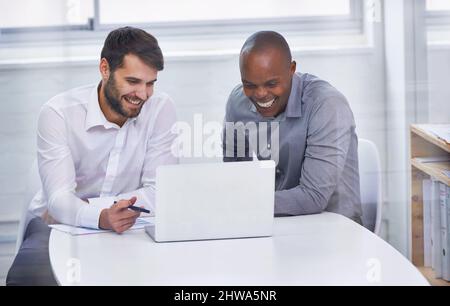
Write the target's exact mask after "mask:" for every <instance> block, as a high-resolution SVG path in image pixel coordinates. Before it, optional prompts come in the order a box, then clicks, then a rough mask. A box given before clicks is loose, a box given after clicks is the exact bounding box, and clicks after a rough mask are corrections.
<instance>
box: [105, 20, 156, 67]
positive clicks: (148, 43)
mask: <svg viewBox="0 0 450 306" xmlns="http://www.w3.org/2000/svg"><path fill="white" fill-rule="evenodd" d="M127 54H133V55H136V56H137V57H139V58H140V59H141V60H142V61H143V62H144V63H145V64H147V65H148V66H150V67H152V68H155V69H156V70H158V71H161V70H163V69H164V57H163V54H162V51H161V49H160V47H159V45H158V41H157V40H156V38H155V37H153V36H152V35H151V34H149V33H147V32H146V31H144V30H141V29H138V28H133V27H123V28H118V29H116V30H114V31H112V32H111V33H109V34H108V37H106V40H105V44H104V45H103V49H102V53H101V58H105V59H106V60H107V61H108V64H109V68H110V70H111V72H114V71H115V70H116V69H117V68H120V67H121V66H122V64H123V58H124V57H125V55H127Z"/></svg>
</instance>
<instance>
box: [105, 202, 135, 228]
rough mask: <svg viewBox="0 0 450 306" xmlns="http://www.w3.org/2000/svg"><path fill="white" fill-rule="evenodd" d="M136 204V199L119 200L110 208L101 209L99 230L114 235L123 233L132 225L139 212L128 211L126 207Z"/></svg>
mask: <svg viewBox="0 0 450 306" xmlns="http://www.w3.org/2000/svg"><path fill="white" fill-rule="evenodd" d="M135 202H136V197H132V198H131V199H129V200H120V201H118V202H117V203H115V204H114V205H112V206H111V207H110V208H107V209H103V210H102V212H101V213H100V220H99V222H98V223H99V227H100V228H101V229H108V230H113V231H115V232H116V233H119V234H121V233H123V232H125V231H126V230H127V229H129V228H130V227H132V226H133V225H134V223H135V222H136V219H137V218H138V217H139V216H140V212H135V211H132V210H130V209H128V206H130V205H133V204H134V203H135Z"/></svg>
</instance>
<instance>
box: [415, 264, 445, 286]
mask: <svg viewBox="0 0 450 306" xmlns="http://www.w3.org/2000/svg"><path fill="white" fill-rule="evenodd" d="M417 268H418V269H419V271H420V273H422V274H423V276H425V278H426V279H427V281H428V282H429V283H430V284H431V285H432V286H450V282H447V281H445V280H443V279H440V278H435V277H434V271H433V270H432V269H431V268H426V267H417Z"/></svg>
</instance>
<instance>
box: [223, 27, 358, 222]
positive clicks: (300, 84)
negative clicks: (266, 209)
mask: <svg viewBox="0 0 450 306" xmlns="http://www.w3.org/2000/svg"><path fill="white" fill-rule="evenodd" d="M239 64H240V71H241V79H242V84H239V85H238V86H237V87H235V88H234V90H233V91H232V92H231V94H230V97H229V99H228V103H227V106H226V116H225V121H226V124H225V129H224V137H223V141H224V143H223V146H224V161H244V160H252V158H253V156H254V155H256V156H257V157H258V158H259V159H265V158H272V159H274V160H275V161H276V162H277V168H276V182H275V188H276V192H275V214H276V215H278V216H282V215H302V214H315V213H320V212H322V211H325V210H326V211H332V212H336V213H340V214H342V215H345V216H347V217H349V218H351V219H353V220H355V221H357V222H359V223H361V220H360V217H361V204H360V195H359V173H358V156H357V146H358V139H357V136H356V133H355V122H354V118H353V114H352V111H351V109H350V107H349V104H348V103H347V101H346V99H345V97H344V96H343V95H342V94H341V93H340V92H339V91H338V90H336V89H335V88H334V87H333V86H331V85H330V84H329V83H327V82H326V81H323V80H321V79H319V78H317V77H315V76H313V75H311V74H307V73H296V63H295V61H293V60H292V56H291V51H290V48H289V45H288V44H287V42H286V40H285V39H284V38H283V36H281V35H280V34H278V33H276V32H271V31H263V32H257V33H255V34H253V35H252V36H250V37H249V38H248V39H247V40H246V42H245V43H244V46H243V47H242V50H241V54H240V61H239ZM238 122H242V123H243V124H244V125H245V126H252V125H254V126H257V128H256V129H250V128H249V129H244V130H243V131H242V130H238V129H236V128H234V129H230V128H229V127H233V126H236V123H238ZM262 123H263V124H262ZM269 123H270V124H269ZM233 124H234V125H233ZM261 127H262V128H261ZM268 127H269V128H268ZM238 133H245V134H243V135H241V136H240V137H239V135H238ZM255 133H256V134H257V135H252V134H255ZM275 133H276V134H277V135H276V137H274V134H275ZM262 134H266V135H262ZM239 139H244V142H240V141H239ZM252 139H257V145H256V144H255V142H256V141H252ZM272 139H277V140H278V141H277V143H271V140H272ZM264 140H267V141H266V143H263V142H264ZM240 152H241V153H240ZM267 152H269V154H267Z"/></svg>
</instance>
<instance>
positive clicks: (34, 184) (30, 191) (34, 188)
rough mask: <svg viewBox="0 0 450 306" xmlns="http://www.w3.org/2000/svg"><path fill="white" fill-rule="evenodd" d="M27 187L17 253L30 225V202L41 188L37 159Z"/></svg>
mask: <svg viewBox="0 0 450 306" xmlns="http://www.w3.org/2000/svg"><path fill="white" fill-rule="evenodd" d="M25 187H26V188H25V192H24V195H23V197H22V207H21V209H22V212H21V217H20V221H19V228H18V231H17V240H16V253H17V252H18V251H19V249H20V246H21V245H22V241H23V237H24V235H25V230H26V228H27V226H28V222H30V214H29V213H28V208H29V206H30V202H31V200H32V199H33V197H34V196H35V195H36V193H37V192H38V191H39V189H40V188H41V178H40V177H39V170H38V165H37V160H34V161H33V164H32V165H31V168H30V170H29V171H28V175H27V178H26V181H25Z"/></svg>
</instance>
